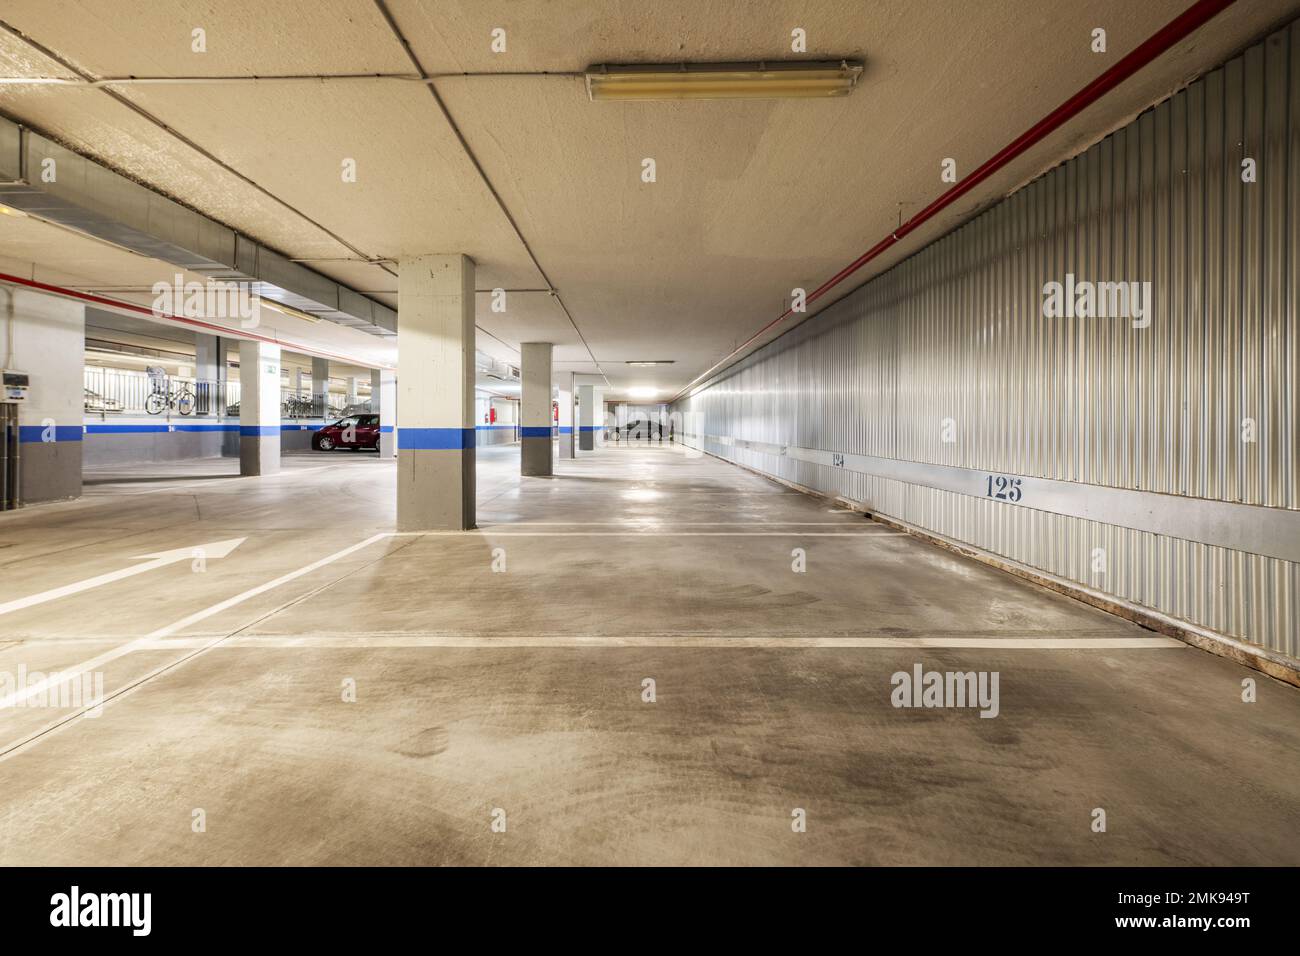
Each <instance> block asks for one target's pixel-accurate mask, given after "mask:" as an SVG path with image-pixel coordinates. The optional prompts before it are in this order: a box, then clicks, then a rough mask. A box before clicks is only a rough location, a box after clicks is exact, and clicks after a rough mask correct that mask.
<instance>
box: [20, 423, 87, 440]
mask: <svg viewBox="0 0 1300 956" xmlns="http://www.w3.org/2000/svg"><path fill="white" fill-rule="evenodd" d="M82 431H83V429H82V426H81V425H55V426H54V428H53V430H52V431H51V430H50V426H48V425H19V426H18V440H19V441H20V442H26V443H32V442H44V441H46V440H47V438H46V436H47V433H48V437H49V438H50V439H53V440H54V441H81V436H82Z"/></svg>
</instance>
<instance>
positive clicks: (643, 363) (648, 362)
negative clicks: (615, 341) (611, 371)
mask: <svg viewBox="0 0 1300 956" xmlns="http://www.w3.org/2000/svg"><path fill="white" fill-rule="evenodd" d="M675 361H676V359H628V361H627V362H626V363H625V364H627V365H635V366H636V367H637V368H649V367H651V366H653V365H672V364H673V362H675Z"/></svg>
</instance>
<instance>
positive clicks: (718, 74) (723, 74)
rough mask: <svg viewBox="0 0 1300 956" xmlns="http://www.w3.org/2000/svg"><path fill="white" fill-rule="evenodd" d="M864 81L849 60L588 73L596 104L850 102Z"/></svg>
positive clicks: (610, 68)
mask: <svg viewBox="0 0 1300 956" xmlns="http://www.w3.org/2000/svg"><path fill="white" fill-rule="evenodd" d="M861 75H862V64H861V63H859V62H856V61H850V60H817V61H803V62H800V61H782V62H777V63H678V64H643V65H626V64H625V65H609V64H601V65H598V66H591V67H588V68H587V72H586V77H587V95H588V96H589V97H590V98H591V99H593V100H718V99H787V98H800V99H818V98H824V97H828V96H848V95H849V93H851V92H852V91H853V87H854V86H856V85H857V82H858V77H860V76H861Z"/></svg>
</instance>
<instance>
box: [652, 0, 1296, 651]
mask: <svg viewBox="0 0 1300 956" xmlns="http://www.w3.org/2000/svg"><path fill="white" fill-rule="evenodd" d="M1243 159H1253V160H1255V162H1256V165H1257V175H1258V181H1257V182H1254V183H1244V182H1243V181H1242V161H1243ZM869 231H870V230H869V229H864V232H869ZM1298 271H1300V23H1297V24H1293V25H1292V26H1291V27H1289V28H1288V29H1286V30H1283V31H1281V32H1279V33H1277V34H1274V35H1272V36H1270V37H1269V38H1267V39H1266V40H1265V41H1264V42H1262V43H1260V44H1258V45H1256V46H1254V47H1252V48H1250V49H1249V50H1247V51H1246V52H1245V53H1244V54H1243V55H1242V56H1240V57H1238V58H1236V59H1234V60H1232V61H1230V62H1229V63H1227V64H1225V65H1224V66H1223V67H1221V68H1220V69H1218V70H1216V71H1214V72H1213V73H1210V74H1208V75H1207V76H1205V77H1203V78H1202V79H1200V80H1198V81H1197V82H1196V83H1194V84H1193V85H1192V86H1190V87H1189V88H1188V89H1186V90H1184V91H1182V92H1180V93H1178V94H1177V95H1175V96H1174V97H1172V98H1171V99H1169V100H1167V101H1165V102H1164V103H1162V104H1160V105H1159V106H1158V107H1156V108H1154V109H1152V110H1149V111H1148V112H1146V113H1144V114H1142V115H1141V116H1140V117H1138V118H1137V119H1136V120H1135V121H1134V122H1133V123H1131V124H1130V125H1129V126H1127V127H1125V128H1124V129H1121V130H1119V131H1118V132H1116V133H1115V134H1113V135H1112V136H1109V137H1107V138H1106V139H1105V140H1104V141H1102V142H1100V143H1098V144H1096V145H1095V146H1093V147H1092V148H1091V149H1089V150H1088V151H1087V152H1085V153H1083V154H1082V155H1080V156H1078V157H1076V158H1074V159H1072V160H1070V161H1069V162H1068V163H1066V164H1064V165H1063V166H1060V167H1058V168H1056V169H1054V170H1053V171H1051V172H1050V173H1048V174H1047V175H1045V176H1043V177H1042V178H1040V179H1038V180H1037V181H1035V182H1033V183H1031V184H1030V185H1028V186H1026V187H1025V188H1023V189H1021V190H1019V191H1018V192H1017V193H1015V194H1014V195H1012V196H1011V197H1009V198H1008V199H1006V200H1005V201H1003V202H1002V203H1000V204H998V205H997V206H995V207H993V208H992V209H990V210H989V211H987V212H985V213H984V214H982V215H980V216H979V217H978V218H977V219H975V220H973V221H971V222H970V223H968V224H967V225H966V226H964V227H962V228H961V229H959V230H957V231H956V232H954V233H952V234H950V235H948V236H946V237H944V238H943V239H941V240H939V241H938V242H935V243H934V244H932V245H930V246H928V247H926V248H925V249H923V250H922V251H920V252H919V253H918V254H916V255H914V256H912V257H911V258H909V259H907V260H906V261H905V262H903V263H901V264H900V265H898V266H896V267H895V268H893V269H892V270H891V271H889V272H888V273H886V274H884V275H882V276H880V277H878V278H876V279H874V280H872V281H871V282H870V283H868V284H867V285H866V286H864V287H863V288H861V289H859V290H857V291H856V292H855V293H853V294H852V295H850V296H849V297H847V298H846V299H844V300H842V301H841V302H838V303H836V304H835V305H834V306H832V307H830V308H829V309H827V310H826V311H825V312H824V313H822V314H821V315H819V316H817V317H816V318H814V319H812V320H810V321H808V322H806V323H804V324H803V325H801V326H799V327H798V328H796V329H794V330H792V331H791V332H790V333H788V334H786V335H785V336H783V337H782V338H780V339H779V340H777V341H776V342H774V343H772V344H770V345H768V346H766V347H765V348H764V349H762V350H760V351H759V352H757V353H756V354H755V355H753V356H751V357H750V358H748V359H747V360H745V361H744V362H742V363H741V364H740V365H738V366H736V367H734V368H732V369H729V370H727V371H726V372H724V373H723V374H722V375H721V376H719V377H718V378H717V379H715V380H713V381H712V382H710V383H708V385H707V386H706V387H704V388H703V389H701V390H698V391H697V392H696V393H695V394H694V395H693V396H691V397H689V398H686V399H683V400H682V401H681V402H679V403H678V404H677V406H675V409H674V410H675V411H678V412H692V413H695V414H693V415H691V416H690V417H688V418H687V422H688V423H690V424H689V425H688V429H687V430H688V431H689V432H690V433H693V434H695V435H696V436H697V437H696V438H695V439H694V440H693V441H695V442H699V443H702V447H704V448H705V449H706V450H708V451H710V452H712V453H714V454H718V455H721V456H722V457H725V458H728V459H730V460H733V461H736V462H739V463H741V464H744V465H747V466H749V467H752V468H755V469H758V470H762V471H765V472H767V473H770V474H773V475H776V476H778V477H781V478H784V479H787V480H790V481H794V482H797V483H799V484H803V485H806V486H809V487H812V488H816V489H818V490H820V491H824V492H828V493H831V494H839V495H843V496H845V497H848V498H851V499H854V500H857V501H861V502H863V503H865V504H867V505H868V506H869V507H870V508H872V509H873V510H876V511H879V512H882V513H884V514H888V515H892V516H895V517H897V518H899V519H901V520H903V521H907V522H910V523H912V524H915V525H919V526H921V527H924V528H926V529H930V530H932V531H936V532H938V533H940V534H943V535H946V536H949V537H952V538H955V539H958V540H961V541H965V542H968V543H970V544H973V545H975V546H977V547H980V548H983V549H986V550H988V551H991V552H994V553H997V554H1000V555H1004V556H1006V557H1009V558H1011V559H1013V560H1016V561H1020V562H1023V563H1025V564H1028V565H1031V566H1033V567H1035V568H1039V569H1042V570H1045V571H1048V572H1050V573H1053V574H1058V575H1061V576H1063V577H1066V578H1070V579H1072V580H1074V581H1078V582H1080V583H1082V584H1085V585H1087V586H1089V587H1094V588H1097V589H1100V590H1103V591H1106V592H1109V593H1112V594H1115V595H1118V596H1120V597H1123V598H1126V599H1128V600H1131V601H1134V602H1137V603H1140V604H1143V605H1147V606H1150V607H1153V608H1156V609H1159V610H1162V611H1165V612H1166V613H1170V614H1173V615H1175V616H1178V617H1181V618H1184V619H1186V620H1189V621H1192V622H1194V623H1198V624H1201V625H1203V626H1206V627H1210V628H1213V629H1215V630H1218V631H1221V632H1224V633H1227V634H1230V635H1233V636H1236V637H1239V638H1242V639H1245V640H1249V641H1252V642H1255V643H1259V644H1263V645H1265V646H1267V647H1269V648H1270V649H1273V650H1276V651H1279V652H1281V653H1284V654H1288V655H1290V656H1293V657H1295V656H1300V647H1298V646H1297V633H1296V632H1297V630H1298V629H1300V623H1298V620H1297V611H1298V610H1300V564H1297V563H1295V562H1293V561H1286V560H1280V559H1277V558H1269V557H1263V556H1259V555H1253V554H1249V553H1243V552H1241V551H1232V550H1228V549H1226V548H1222V547H1215V546H1211V545H1207V544H1204V543H1198V542H1197V541H1195V540H1192V541H1189V540H1183V539H1178V538H1171V537H1166V536H1162V535H1156V534H1152V533H1149V532H1144V531H1138V530H1133V529H1128V528H1121V527H1116V526H1113V525H1108V524H1104V523H1099V522H1095V521H1087V520H1083V519H1079V518H1073V517H1067V516H1064V515H1060V514H1053V513H1048V512H1045V511H1038V510H1034V509H1032V508H1030V507H1009V506H1007V505H1006V504H1004V503H1001V502H997V501H991V500H988V499H986V498H981V497H976V496H971V495H963V494H955V493H952V492H949V491H943V490H939V489H935V488H928V487H923V486H920V485H915V484H909V483H905V482H900V481H895V480H890V479H884V478H880V477H876V476H872V475H869V474H859V473H854V472H851V471H847V470H844V469H837V468H833V467H828V466H826V465H822V464H814V463H810V462H807V461H798V460H791V459H788V458H783V457H780V456H776V455H772V454H766V453H760V452H756V451H753V450H748V449H740V448H736V447H734V446H731V445H729V444H726V443H723V442H719V441H717V439H718V438H732V439H748V440H753V441H760V442H771V443H774V444H778V445H790V446H798V447H800V448H807V449H824V450H830V451H837V452H848V453H856V454H863V455H875V456H882V457H888V458H895V459H904V460H910V461H916V462H927V463H937V464H947V465H955V466H962V467H967V468H973V469H979V470H982V471H988V472H992V473H1010V474H1016V475H1029V476H1038V477H1041V478H1055V479H1061V480H1065V481H1071V482H1080V483H1086V484H1097V485H1107V486H1112V487H1120V488H1130V489H1139V490H1142V491H1147V492H1160V493H1167V494H1173V495H1181V496H1191V497H1199V498H1210V499H1216V500H1222V501H1230V502H1243V503H1248V504H1254V505H1264V506H1268V507H1271V508H1278V509H1297V508H1300V478H1298V475H1300V471H1298V462H1297V455H1298V453H1300V439H1298V436H1297V429H1298V428H1300V391H1298V389H1297V385H1298V384H1300V383H1298V382H1297V376H1298V374H1300V367H1298V366H1300V362H1298V359H1300V335H1298V332H1297V318H1296V310H1297V297H1298V296H1300V288H1298V287H1297V281H1296V280H1297V273H1298ZM1066 273H1073V274H1074V275H1075V276H1076V277H1077V278H1078V279H1080V280H1083V279H1089V280H1093V281H1104V280H1112V281H1149V282H1151V283H1152V295H1153V313H1152V320H1151V324H1150V326H1149V327H1148V328H1134V327H1133V326H1132V323H1131V322H1130V321H1128V320H1126V319H1122V318H1093V319H1078V318H1075V319H1049V318H1044V317H1043V299H1044V295H1043V288H1044V283H1047V282H1049V281H1063V280H1064V279H1065V276H1066ZM1248 418H1249V419H1253V420H1254V422H1255V423H1256V425H1255V428H1256V440H1255V441H1253V442H1250V441H1246V440H1243V434H1244V431H1243V429H1244V426H1243V420H1245V419H1248ZM945 419H951V420H952V421H951V423H950V424H949V428H950V437H955V440H954V441H949V442H945V441H944V440H943V438H944V425H945V421H944V420H945ZM688 441H690V439H688ZM1086 490H1087V489H1086V488H1084V487H1081V488H1080V493H1081V494H1083V493H1086ZM1191 537H1193V538H1194V537H1195V535H1191ZM1095 548H1103V549H1105V556H1106V570H1105V571H1104V572H1094V571H1093V569H1092V567H1093V565H1092V560H1093V549H1095Z"/></svg>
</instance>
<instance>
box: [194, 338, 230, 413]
mask: <svg viewBox="0 0 1300 956" xmlns="http://www.w3.org/2000/svg"><path fill="white" fill-rule="evenodd" d="M194 399H195V400H194V413H195V414H196V415H216V416H217V417H221V416H224V415H225V414H226V405H227V404H228V403H227V400H226V343H225V342H224V341H223V340H222V339H221V337H220V336H217V335H207V334H205V333H203V332H195V333H194Z"/></svg>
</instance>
